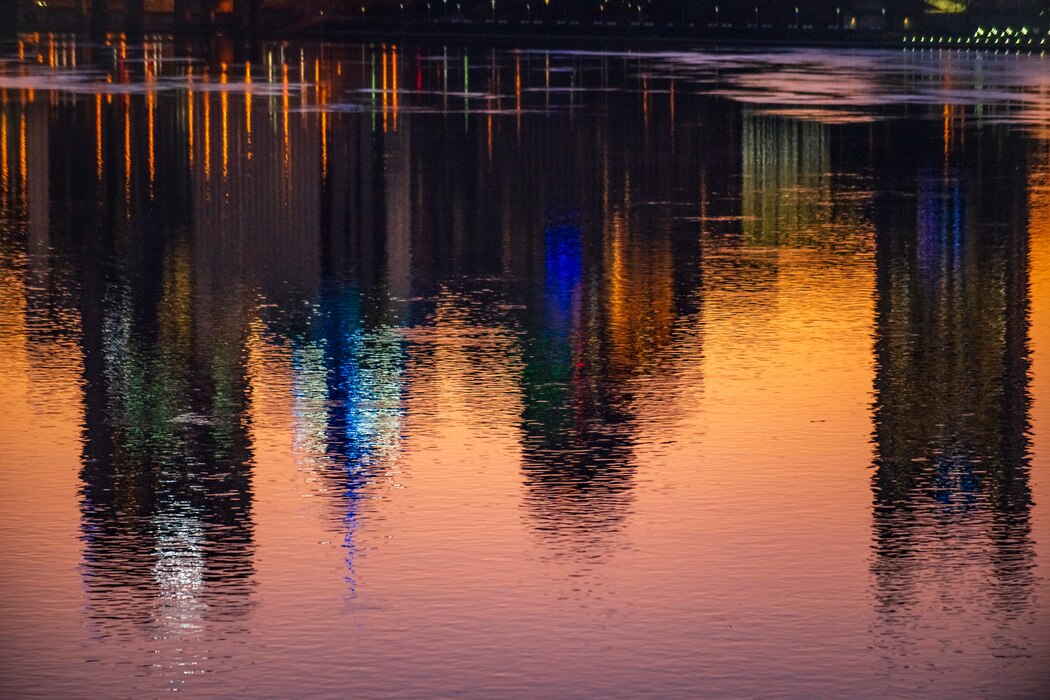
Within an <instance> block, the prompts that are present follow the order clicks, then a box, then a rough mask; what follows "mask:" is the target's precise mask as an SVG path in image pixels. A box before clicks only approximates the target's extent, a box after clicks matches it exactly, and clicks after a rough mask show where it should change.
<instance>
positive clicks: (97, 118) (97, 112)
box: [95, 93, 102, 181]
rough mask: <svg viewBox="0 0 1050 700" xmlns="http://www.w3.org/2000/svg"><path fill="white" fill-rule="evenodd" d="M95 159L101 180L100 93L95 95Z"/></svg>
mask: <svg viewBox="0 0 1050 700" xmlns="http://www.w3.org/2000/svg"><path fill="white" fill-rule="evenodd" d="M95 161H96V166H97V167H98V179H99V180H100V181H101V180H102V93H99V94H97V95H95Z"/></svg>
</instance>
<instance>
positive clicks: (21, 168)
mask: <svg viewBox="0 0 1050 700" xmlns="http://www.w3.org/2000/svg"><path fill="white" fill-rule="evenodd" d="M18 176H19V180H20V184H21V187H22V194H23V196H24V195H25V191H26V178H27V177H28V171H27V170H26V115H25V112H23V113H22V117H21V119H19V125H18Z"/></svg>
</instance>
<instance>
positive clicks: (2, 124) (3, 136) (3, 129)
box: [0, 112, 7, 207]
mask: <svg viewBox="0 0 1050 700" xmlns="http://www.w3.org/2000/svg"><path fill="white" fill-rule="evenodd" d="M0 189H3V192H4V206H5V207H6V206H7V113H6V112H4V113H0Z"/></svg>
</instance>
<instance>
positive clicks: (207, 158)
mask: <svg viewBox="0 0 1050 700" xmlns="http://www.w3.org/2000/svg"><path fill="white" fill-rule="evenodd" d="M202 97H203V99H204V178H205V179H210V178H211V99H209V98H210V97H211V95H209V94H208V93H207V92H205V93H204V94H203V95H202Z"/></svg>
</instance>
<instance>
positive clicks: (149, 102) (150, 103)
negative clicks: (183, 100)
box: [146, 90, 157, 197]
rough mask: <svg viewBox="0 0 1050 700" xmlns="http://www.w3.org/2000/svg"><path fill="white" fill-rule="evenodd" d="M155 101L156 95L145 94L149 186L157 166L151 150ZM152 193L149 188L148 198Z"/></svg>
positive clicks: (151, 93) (151, 92)
mask: <svg viewBox="0 0 1050 700" xmlns="http://www.w3.org/2000/svg"><path fill="white" fill-rule="evenodd" d="M156 100H157V97H156V93H154V92H153V91H152V90H150V91H149V92H148V93H146V112H147V121H146V124H147V130H148V131H147V135H148V138H149V146H148V148H149V182H150V185H152V184H153V180H154V177H155V176H156V164H157V160H156V154H155V153H154V148H153V126H154V119H153V116H154V106H155V103H156ZM152 193H153V189H152V187H151V188H150V196H151V197H152Z"/></svg>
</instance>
